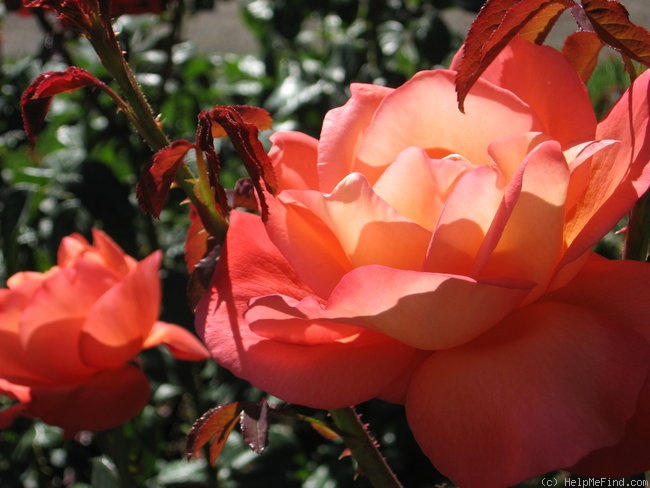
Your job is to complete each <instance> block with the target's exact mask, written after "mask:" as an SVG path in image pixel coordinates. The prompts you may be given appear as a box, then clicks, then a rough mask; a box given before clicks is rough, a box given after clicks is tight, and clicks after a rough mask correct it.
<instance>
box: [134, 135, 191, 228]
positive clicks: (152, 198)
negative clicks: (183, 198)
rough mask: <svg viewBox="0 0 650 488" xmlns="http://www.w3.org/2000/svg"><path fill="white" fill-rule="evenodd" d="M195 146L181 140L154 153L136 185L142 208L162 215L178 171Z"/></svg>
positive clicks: (152, 213) (156, 214)
mask: <svg viewBox="0 0 650 488" xmlns="http://www.w3.org/2000/svg"><path fill="white" fill-rule="evenodd" d="M193 148H194V144H192V143H191V142H189V141H186V140H180V141H174V142H172V143H171V144H170V145H169V146H167V147H164V148H162V149H161V150H160V151H158V152H157V153H156V154H154V156H153V158H152V160H151V162H150V163H149V164H147V166H146V167H145V168H144V169H143V170H142V173H141V174H140V178H139V179H138V184H137V186H136V197H137V199H138V203H139V204H140V207H141V208H142V210H144V211H145V212H147V213H150V214H151V215H153V216H154V217H159V216H160V212H161V211H162V208H163V205H164V204H165V200H167V194H168V193H169V188H170V187H171V185H172V183H173V182H174V177H175V176H176V172H177V171H178V168H180V166H181V164H183V158H185V155H186V154H187V152H188V151H189V150H190V149H193Z"/></svg>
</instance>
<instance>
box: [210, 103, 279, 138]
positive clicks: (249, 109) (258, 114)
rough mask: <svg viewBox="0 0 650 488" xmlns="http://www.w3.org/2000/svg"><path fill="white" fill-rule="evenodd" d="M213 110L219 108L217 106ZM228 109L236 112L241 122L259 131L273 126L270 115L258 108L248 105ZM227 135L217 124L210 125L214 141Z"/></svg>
mask: <svg viewBox="0 0 650 488" xmlns="http://www.w3.org/2000/svg"><path fill="white" fill-rule="evenodd" d="M214 108H219V107H218V106H216V107H214ZM228 108H230V109H232V110H234V111H235V112H237V113H238V114H239V115H240V116H241V118H242V120H243V121H244V122H246V123H247V124H251V125H254V126H255V127H257V128H258V129H259V130H266V129H270V128H271V127H272V126H273V119H272V118H271V114H269V113H268V112H267V111H266V110H264V109H263V108H260V107H253V106H250V105H230V106H229V107H228ZM227 136H228V133H227V132H226V130H225V129H224V128H223V127H222V126H221V125H220V124H218V123H215V124H212V137H214V138H215V139H217V138H219V137H227Z"/></svg>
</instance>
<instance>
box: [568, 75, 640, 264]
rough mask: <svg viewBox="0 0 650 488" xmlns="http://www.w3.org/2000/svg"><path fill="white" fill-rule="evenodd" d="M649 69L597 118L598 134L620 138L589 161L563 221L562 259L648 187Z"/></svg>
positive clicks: (591, 240)
mask: <svg viewBox="0 0 650 488" xmlns="http://www.w3.org/2000/svg"><path fill="white" fill-rule="evenodd" d="M649 91H650V70H648V71H645V72H644V73H643V74H642V75H641V76H639V77H638V78H637V79H636V80H635V81H634V83H633V85H632V86H631V87H630V88H629V89H628V90H627V92H625V94H624V95H623V96H622V97H621V99H620V100H619V101H618V102H617V103H616V105H615V106H614V108H613V109H612V110H611V112H610V113H609V114H608V115H607V117H606V118H605V119H604V120H603V121H602V122H600V124H598V129H597V132H596V138H597V139H599V140H600V139H615V140H619V141H620V144H615V145H612V146H610V147H608V148H606V149H604V150H602V151H600V152H598V153H597V154H596V155H595V156H594V157H593V158H592V161H591V174H590V177H589V185H588V187H587V189H586V191H585V193H584V196H583V198H582V201H581V202H580V204H579V205H578V208H577V210H576V212H575V214H573V215H571V216H570V219H569V220H568V222H567V231H566V233H567V242H568V243H569V244H570V247H569V249H568V251H567V255H566V258H565V262H569V261H572V260H573V259H575V258H576V257H577V256H579V255H580V254H582V253H583V252H585V251H586V250H588V249H589V248H590V247H591V246H593V245H594V244H595V243H596V242H597V241H598V239H600V238H601V237H602V236H603V235H605V234H606V233H607V232H609V230H610V229H612V228H613V227H614V226H615V225H616V223H617V222H618V221H619V220H620V218H621V217H622V216H623V215H624V214H625V212H627V211H628V210H629V209H630V208H631V207H632V205H634V203H635V202H636V201H637V200H638V198H639V197H640V196H641V195H643V193H645V191H646V190H647V189H648V187H650V164H648V160H650V97H649Z"/></svg>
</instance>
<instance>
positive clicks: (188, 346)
mask: <svg viewBox="0 0 650 488" xmlns="http://www.w3.org/2000/svg"><path fill="white" fill-rule="evenodd" d="M161 344H162V345H165V346H166V347H167V349H169V352H171V353H172V355H173V356H174V357H176V358H178V359H182V360H185V361H200V360H202V359H207V358H209V357H210V353H209V352H208V350H207V349H206V348H205V346H204V345H203V344H202V343H201V342H200V341H199V340H198V339H197V338H196V337H194V336H193V335H192V334H191V333H190V332H189V331H188V330H186V329H184V328H183V327H181V326H179V325H175V324H168V323H167V322H161V321H158V322H156V323H155V324H154V326H153V327H152V329H151V332H150V333H149V336H148V337H147V338H146V340H145V341H144V344H142V348H143V349H147V348H149V347H155V346H159V345H161Z"/></svg>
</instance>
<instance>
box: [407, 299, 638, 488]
mask: <svg viewBox="0 0 650 488" xmlns="http://www.w3.org/2000/svg"><path fill="white" fill-rule="evenodd" d="M610 321H611V318H610V317H607V316H602V315H599V314H597V313H592V312H591V311H590V310H589V309H587V308H582V307H576V306H572V305H566V304H561V303H554V302H547V303H542V304H533V305H530V306H528V307H524V308H522V309H519V310H518V311H516V312H515V313H513V314H512V315H511V316H509V317H508V318H507V319H506V320H504V321H503V323H502V324H501V325H500V326H499V327H497V328H495V329H493V330H492V331H491V332H490V333H488V334H485V335H484V336H482V337H481V338H479V339H477V340H476V341H474V342H472V343H470V344H468V345H466V346H464V347H459V348H456V349H450V350H448V351H440V352H437V353H435V354H433V355H431V357H430V358H429V359H428V360H427V361H426V362H424V363H423V364H422V366H421V367H420V369H419V370H418V371H417V372H416V373H415V374H414V376H413V379H412V381H411V384H410V387H409V393H408V397H407V401H406V412H407V417H408V420H409V424H410V425H411V428H412V430H413V433H414V435H415V437H416V439H417V441H418V444H419V445H420V446H421V447H422V449H423V450H424V452H425V453H427V455H428V456H429V457H430V459H431V461H432V462H433V464H434V465H435V466H436V467H437V468H438V469H439V470H440V471H441V472H443V473H444V474H446V475H447V476H448V477H450V478H451V479H452V480H454V482H456V483H457V484H459V485H460V486H463V487H464V488H473V487H476V488H501V487H503V486H510V485H512V484H514V483H516V482H518V481H520V480H522V479H527V478H530V477H532V476H534V475H537V474H541V473H545V472H548V471H550V470H552V469H557V468H558V467H559V466H570V465H572V464H573V463H575V462H576V461H578V460H579V459H580V458H582V457H583V456H585V455H586V454H588V453H589V452H591V451H593V450H594V449H598V448H600V447H602V446H607V445H611V444H613V443H615V442H617V441H618V440H619V439H620V437H621V435H622V434H623V431H624V428H625V423H626V422H627V421H628V419H629V418H630V417H631V416H632V414H633V413H634V410H635V408H636V401H637V398H638V395H639V392H640V391H641V388H642V387H643V384H644V383H645V380H646V377H647V375H648V369H649V366H648V357H649V354H650V347H649V346H648V344H647V343H646V342H645V341H644V340H642V339H641V338H640V337H639V336H638V335H637V334H636V333H634V332H632V331H630V330H627V329H623V328H618V329H615V328H611V327H609V326H607V325H603V324H609V323H610ZM603 358H607V359H608V360H607V361H603Z"/></svg>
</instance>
